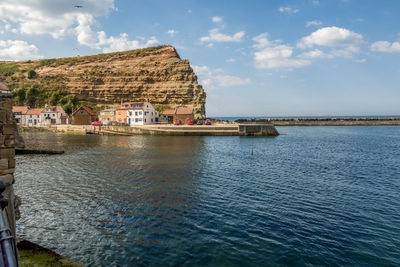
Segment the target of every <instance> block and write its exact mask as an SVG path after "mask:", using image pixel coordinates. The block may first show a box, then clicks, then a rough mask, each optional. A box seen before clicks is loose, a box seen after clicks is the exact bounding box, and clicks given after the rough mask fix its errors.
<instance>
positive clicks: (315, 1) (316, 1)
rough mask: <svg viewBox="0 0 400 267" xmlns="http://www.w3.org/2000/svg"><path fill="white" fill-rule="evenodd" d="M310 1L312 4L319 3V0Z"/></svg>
mask: <svg viewBox="0 0 400 267" xmlns="http://www.w3.org/2000/svg"><path fill="white" fill-rule="evenodd" d="M311 3H313V4H314V5H319V0H313V1H311Z"/></svg>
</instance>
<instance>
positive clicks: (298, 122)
mask: <svg viewBox="0 0 400 267" xmlns="http://www.w3.org/2000/svg"><path fill="white" fill-rule="evenodd" d="M235 122H237V123H271V124H273V125H275V126H378V125H400V117H393V118H266V119H239V120H236V121H235Z"/></svg>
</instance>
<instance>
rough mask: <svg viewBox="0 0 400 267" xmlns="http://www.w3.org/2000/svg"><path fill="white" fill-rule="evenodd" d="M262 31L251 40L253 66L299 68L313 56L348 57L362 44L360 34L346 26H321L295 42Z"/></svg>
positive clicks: (328, 57)
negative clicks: (270, 36) (291, 43)
mask: <svg viewBox="0 0 400 267" xmlns="http://www.w3.org/2000/svg"><path fill="white" fill-rule="evenodd" d="M268 37H269V36H268V33H263V34H260V35H258V36H256V37H255V38H253V41H254V43H255V44H254V45H253V47H254V49H255V52H254V61H255V65H256V67H257V68H264V69H273V68H289V69H292V68H299V67H304V66H307V65H310V64H311V63H312V61H311V60H313V59H317V58H327V59H333V58H336V57H343V58H352V57H353V56H354V55H355V54H357V53H359V52H360V50H361V47H362V46H363V45H364V44H365V41H364V40H363V36H362V35H361V34H358V33H356V32H352V31H350V30H348V29H344V28H339V27H334V26H333V27H324V28H321V29H318V30H316V31H314V32H313V33H311V34H310V35H307V36H305V37H303V38H301V39H300V40H299V41H298V42H297V44H296V45H295V46H293V45H288V44H284V43H283V42H282V41H281V40H272V41H271V40H269V39H268Z"/></svg>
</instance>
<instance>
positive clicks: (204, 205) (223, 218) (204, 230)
mask: <svg viewBox="0 0 400 267" xmlns="http://www.w3.org/2000/svg"><path fill="white" fill-rule="evenodd" d="M278 131H279V132H280V133H281V135H280V136H278V137H267V138H265V137H174V136H169V137H167V136H90V135H87V136H83V135H65V134H54V133H24V134H23V137H24V138H25V142H26V144H27V146H29V147H36V148H51V149H63V150H65V154H63V155H51V156H45V155H24V156H17V157H16V159H17V168H16V173H15V177H16V178H15V179H16V183H15V190H16V193H17V194H18V195H19V196H20V197H21V198H22V205H21V207H20V209H21V213H22V218H21V219H20V220H19V221H18V224H17V227H18V234H19V236H21V237H22V238H25V239H28V240H31V241H33V242H36V243H38V244H40V245H42V246H44V247H47V248H50V249H52V250H54V251H56V252H58V253H60V254H62V255H64V256H67V257H69V258H71V259H73V260H75V261H77V262H79V263H81V264H83V265H86V266H176V265H179V266H180V265H182V266H288V265H289V266H310V265H331V266H368V265H374V266H378V265H380V266H400V127H396V126H367V127H363V126H354V127H335V126H328V127H278Z"/></svg>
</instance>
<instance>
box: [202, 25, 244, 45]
mask: <svg viewBox="0 0 400 267" xmlns="http://www.w3.org/2000/svg"><path fill="white" fill-rule="evenodd" d="M244 35H245V32H244V31H240V32H237V33H235V34H233V35H228V34H224V33H221V32H220V29H218V28H215V29H211V30H210V31H209V35H208V36H203V37H201V38H200V41H201V42H217V43H222V42H241V41H242V40H243V37H244Z"/></svg>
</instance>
